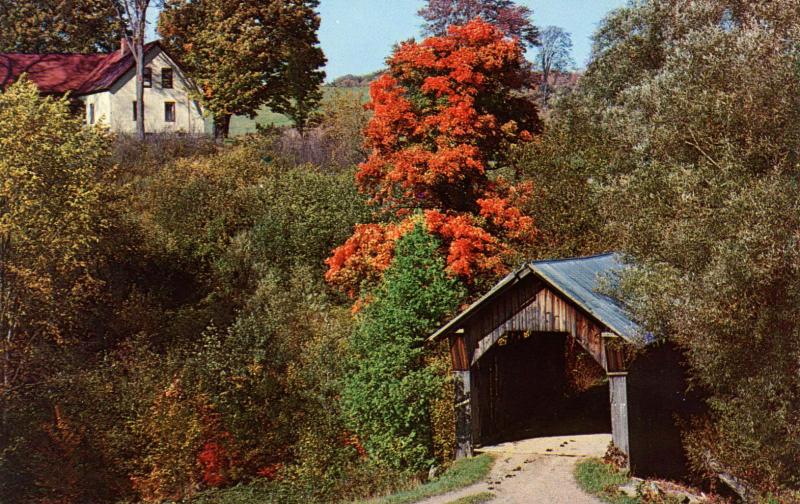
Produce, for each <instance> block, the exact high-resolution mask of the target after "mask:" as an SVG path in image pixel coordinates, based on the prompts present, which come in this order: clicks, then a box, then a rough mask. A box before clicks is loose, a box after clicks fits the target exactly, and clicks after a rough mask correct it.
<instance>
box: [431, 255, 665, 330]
mask: <svg viewBox="0 0 800 504" xmlns="http://www.w3.org/2000/svg"><path fill="white" fill-rule="evenodd" d="M624 268H625V266H624V264H623V263H622V260H621V257H620V255H619V254H616V253H613V252H612V253H607V254H600V255H594V256H588V257H575V258H569V259H555V260H544V261H531V262H529V263H527V264H525V265H523V266H522V267H520V268H518V269H517V270H515V271H513V272H511V273H509V274H508V275H506V276H505V278H503V279H502V280H500V281H499V282H498V283H497V284H496V285H495V286H494V287H493V288H492V289H491V290H490V291H489V292H487V293H486V294H485V295H483V296H482V297H481V298H480V299H478V300H477V301H475V302H474V303H472V304H471V305H470V306H469V308H467V309H466V310H464V311H463V312H461V313H460V314H459V315H458V316H456V317H455V318H454V319H452V320H451V321H450V322H448V323H447V324H445V325H444V326H443V327H441V328H440V329H439V330H438V331H436V332H435V333H434V334H433V335H431V336H430V338H429V339H432V340H433V339H437V338H439V337H441V336H443V335H445V334H447V333H449V332H451V331H453V330H455V329H458V328H459V327H461V325H462V324H461V323H462V322H463V321H465V320H466V319H467V318H469V317H470V315H472V314H473V313H474V312H475V311H476V310H478V309H479V308H480V307H481V306H482V305H484V304H485V303H487V302H489V301H490V300H491V299H493V298H494V297H496V296H497V295H499V294H500V293H501V292H503V291H505V290H506V289H507V288H509V287H511V286H513V285H514V284H516V283H517V282H518V281H519V280H520V279H521V278H523V277H525V276H527V275H529V274H534V275H536V276H537V277H539V278H541V279H542V280H544V282H545V283H546V284H548V285H549V286H550V287H551V288H552V289H554V290H555V291H557V292H559V293H560V294H562V295H563V296H564V297H565V298H567V299H568V300H569V301H570V302H572V303H574V304H575V305H577V306H578V307H579V308H580V309H582V310H583V311H585V312H586V313H588V314H589V315H590V316H592V317H593V318H595V319H597V320H598V321H599V322H601V323H602V324H604V325H605V326H607V327H608V329H609V330H611V331H612V332H614V333H616V334H617V335H619V336H620V337H622V338H623V339H625V340H626V341H629V342H631V343H633V342H637V341H644V342H645V343H647V342H649V341H648V340H649V339H651V336H649V335H647V336H645V338H644V340H642V338H641V331H640V329H639V326H638V324H636V322H634V321H633V320H631V319H630V318H629V317H628V315H627V311H626V310H625V308H624V306H623V305H622V303H620V302H619V301H618V300H616V299H613V298H612V297H610V296H608V295H606V294H603V293H601V292H600V291H599V288H600V286H601V282H602V281H603V280H602V279H603V278H607V279H608V280H609V281H613V279H614V275H615V272H618V271H620V270H622V269H624Z"/></svg>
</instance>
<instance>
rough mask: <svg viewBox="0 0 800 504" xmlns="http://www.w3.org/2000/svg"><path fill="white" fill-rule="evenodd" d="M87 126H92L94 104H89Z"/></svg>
mask: <svg viewBox="0 0 800 504" xmlns="http://www.w3.org/2000/svg"><path fill="white" fill-rule="evenodd" d="M89 124H94V103H90V104H89Z"/></svg>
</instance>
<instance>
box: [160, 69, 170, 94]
mask: <svg viewBox="0 0 800 504" xmlns="http://www.w3.org/2000/svg"><path fill="white" fill-rule="evenodd" d="M161 87H162V88H164V89H172V69H171V68H162V69H161Z"/></svg>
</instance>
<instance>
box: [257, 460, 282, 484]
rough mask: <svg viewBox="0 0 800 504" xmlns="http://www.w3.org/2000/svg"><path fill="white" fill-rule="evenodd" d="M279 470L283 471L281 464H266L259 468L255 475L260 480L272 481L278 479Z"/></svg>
mask: <svg viewBox="0 0 800 504" xmlns="http://www.w3.org/2000/svg"><path fill="white" fill-rule="evenodd" d="M281 469H283V464H281V463H280V462H275V463H273V464H268V465H265V466H264V467H261V468H260V469H259V470H258V471H257V473H258V475H259V476H261V477H262V478H267V479H268V480H270V481H272V480H276V479H278V477H279V475H280V472H281Z"/></svg>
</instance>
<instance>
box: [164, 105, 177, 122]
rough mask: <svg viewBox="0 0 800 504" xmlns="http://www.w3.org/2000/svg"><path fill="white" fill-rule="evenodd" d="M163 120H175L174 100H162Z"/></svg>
mask: <svg viewBox="0 0 800 504" xmlns="http://www.w3.org/2000/svg"><path fill="white" fill-rule="evenodd" d="M164 122H175V102H174V101H168V102H164Z"/></svg>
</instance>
